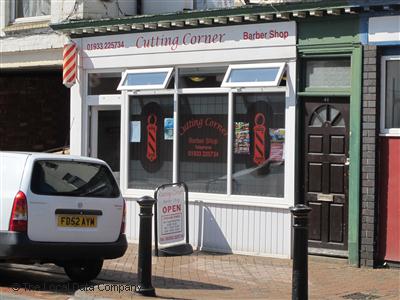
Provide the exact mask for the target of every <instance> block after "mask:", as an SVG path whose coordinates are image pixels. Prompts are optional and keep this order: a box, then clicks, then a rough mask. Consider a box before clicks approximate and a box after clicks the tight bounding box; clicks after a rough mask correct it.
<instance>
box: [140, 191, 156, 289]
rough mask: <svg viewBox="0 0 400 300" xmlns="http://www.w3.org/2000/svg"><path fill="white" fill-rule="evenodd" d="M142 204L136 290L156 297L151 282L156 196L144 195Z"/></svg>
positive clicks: (141, 200) (141, 199)
mask: <svg viewBox="0 0 400 300" xmlns="http://www.w3.org/2000/svg"><path fill="white" fill-rule="evenodd" d="M137 202H138V204H139V206H140V213H139V217H140V228H139V257H138V272H137V284H136V288H135V292H136V293H139V294H141V295H143V296H149V297H155V296H156V291H155V289H154V287H153V285H152V283H151V256H152V250H151V243H152V235H151V234H152V232H153V231H152V229H151V227H152V218H153V204H154V203H155V200H154V198H152V197H149V196H143V197H141V198H140V199H139V200H138V201H137Z"/></svg>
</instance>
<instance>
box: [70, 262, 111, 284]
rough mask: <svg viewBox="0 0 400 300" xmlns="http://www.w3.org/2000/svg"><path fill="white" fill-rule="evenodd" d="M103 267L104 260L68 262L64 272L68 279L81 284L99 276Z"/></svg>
mask: <svg viewBox="0 0 400 300" xmlns="http://www.w3.org/2000/svg"><path fill="white" fill-rule="evenodd" d="M102 267H103V260H102V259H100V260H88V261H74V262H68V263H66V264H65V266H64V271H65V273H66V274H67V275H68V277H69V278H70V279H71V280H72V281H74V282H79V283H85V282H89V281H91V280H93V279H95V278H96V277H97V275H99V273H100V271H101V268H102Z"/></svg>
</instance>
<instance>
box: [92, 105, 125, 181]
mask: <svg viewBox="0 0 400 300" xmlns="http://www.w3.org/2000/svg"><path fill="white" fill-rule="evenodd" d="M91 128H92V130H91V133H92V134H91V149H90V150H91V151H90V153H91V155H90V156H92V157H97V158H100V159H102V160H104V161H105V162H107V163H108V164H109V166H110V167H111V170H112V171H113V173H114V176H115V178H116V179H117V182H118V183H119V175H120V137H121V108H120V107H119V106H92V116H91Z"/></svg>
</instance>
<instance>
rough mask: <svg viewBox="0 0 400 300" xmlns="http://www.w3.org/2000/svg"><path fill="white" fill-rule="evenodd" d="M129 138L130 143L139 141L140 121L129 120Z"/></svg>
mask: <svg viewBox="0 0 400 300" xmlns="http://www.w3.org/2000/svg"><path fill="white" fill-rule="evenodd" d="M130 125H131V126H130V130H131V134H130V139H129V141H130V142H131V143H140V121H131V123H130Z"/></svg>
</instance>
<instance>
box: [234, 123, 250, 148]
mask: <svg viewBox="0 0 400 300" xmlns="http://www.w3.org/2000/svg"><path fill="white" fill-rule="evenodd" d="M249 128H250V124H249V123H247V122H235V146H234V153H235V154H250V129H249Z"/></svg>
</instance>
